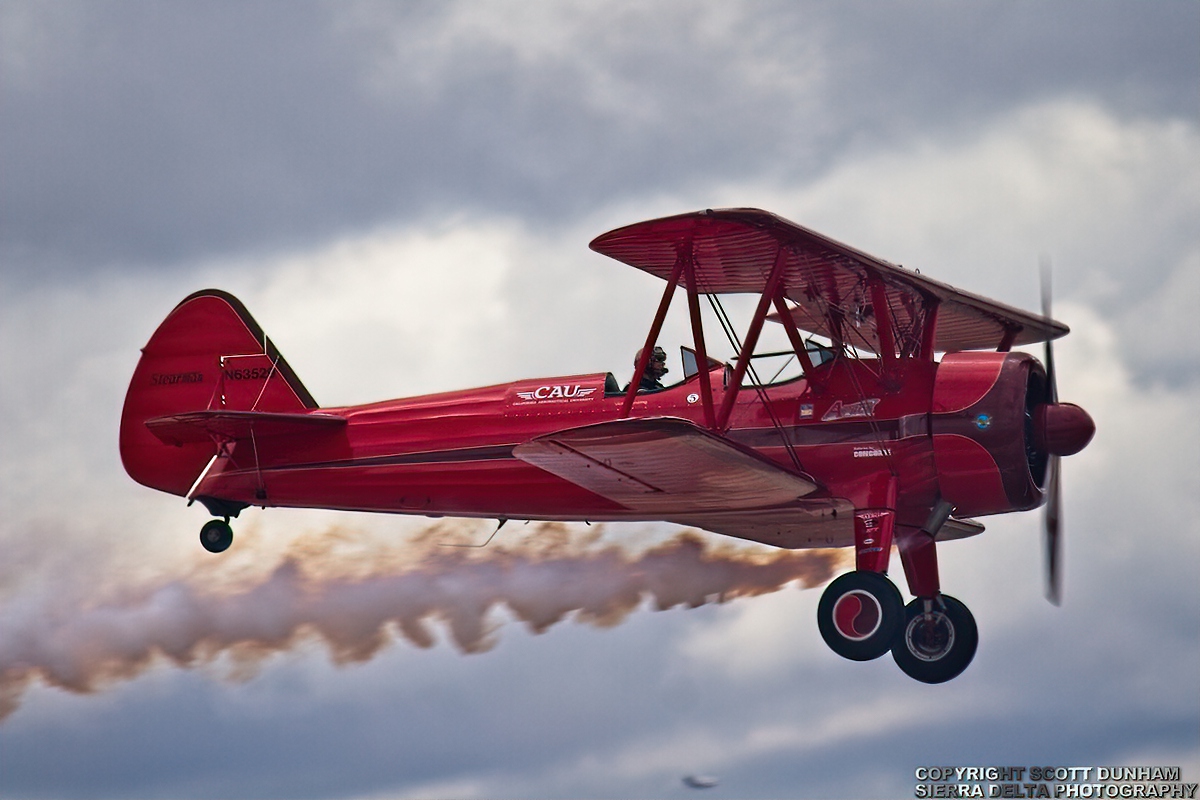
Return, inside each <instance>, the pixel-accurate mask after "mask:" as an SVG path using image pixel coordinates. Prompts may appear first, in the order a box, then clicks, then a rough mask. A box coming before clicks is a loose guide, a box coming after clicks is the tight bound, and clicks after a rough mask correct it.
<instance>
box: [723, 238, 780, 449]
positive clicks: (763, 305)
mask: <svg viewBox="0 0 1200 800" xmlns="http://www.w3.org/2000/svg"><path fill="white" fill-rule="evenodd" d="M786 263H787V248H786V247H784V246H783V245H782V244H780V245H779V249H778V250H776V251H775V265H774V266H773V267H771V277H769V278H767V285H766V287H765V288H764V289H763V292H762V294H761V295H759V298H758V307H757V308H756V309H755V310H754V317H753V318H752V319H751V320H750V329H749V330H747V331H746V340H745V341H744V342H743V343H742V350H741V352H740V353H738V358H737V363H736V364H735V365H734V367H733V377H732V378H730V379H729V386H728V388H727V389H726V391H725V398H724V399H723V400H722V401H721V412H720V413H719V414H718V415H717V429H718V430H725V428H727V427H728V426H729V416H730V414H732V413H733V402H734V401H735V400H737V396H738V392H739V391H740V390H741V388H742V379H743V378H744V377H745V376H746V367H748V366H750V358H751V357H752V356H753V355H754V347H755V346H756V345H757V344H758V334H759V333H761V332H762V326H763V323H764V322H765V321H766V319H767V309H769V308H770V307H771V298H772V297H774V296H775V292H776V290H777V289H778V288H779V282H780V280H781V279H782V278H783V267H784V265H785V264H786Z"/></svg>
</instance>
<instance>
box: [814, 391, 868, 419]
mask: <svg viewBox="0 0 1200 800" xmlns="http://www.w3.org/2000/svg"><path fill="white" fill-rule="evenodd" d="M877 405H879V398H878V397H871V398H868V399H866V400H862V401H860V402H857V403H843V402H842V401H841V400H835V401H834V403H833V405H831V406H830V407H829V410H828V411H826V412H825V413H824V414H823V415H822V416H821V422H829V421H831V420H836V419H854V418H855V417H873V416H875V406H877Z"/></svg>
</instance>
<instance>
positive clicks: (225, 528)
mask: <svg viewBox="0 0 1200 800" xmlns="http://www.w3.org/2000/svg"><path fill="white" fill-rule="evenodd" d="M200 544H202V545H204V549H205V550H207V551H208V552H210V553H224V552H225V551H226V550H228V549H229V545H231V544H233V528H231V527H229V523H228V522H225V521H224V520H220V519H210V520H209V521H208V522H206V523H204V527H203V528H201V529H200Z"/></svg>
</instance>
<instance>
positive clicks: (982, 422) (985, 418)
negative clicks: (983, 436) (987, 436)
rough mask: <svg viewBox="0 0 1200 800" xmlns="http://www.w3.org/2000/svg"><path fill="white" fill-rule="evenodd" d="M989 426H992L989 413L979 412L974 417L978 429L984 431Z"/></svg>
mask: <svg viewBox="0 0 1200 800" xmlns="http://www.w3.org/2000/svg"><path fill="white" fill-rule="evenodd" d="M991 426H992V415H991V414H980V415H979V416H978V417H976V418H975V427H976V428H979V430H981V431H986V430H987V429H988V428H990V427H991Z"/></svg>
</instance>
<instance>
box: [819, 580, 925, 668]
mask: <svg viewBox="0 0 1200 800" xmlns="http://www.w3.org/2000/svg"><path fill="white" fill-rule="evenodd" d="M903 619H904V600H902V599H901V597H900V591H899V590H898V589H897V588H896V585H895V584H893V583H892V582H891V581H890V580H888V579H887V576H886V575H882V574H880V573H878V572H847V573H846V574H845V575H842V576H840V577H838V578H837V579H836V580H835V581H834V582H833V583H831V584H829V586H827V587H826V589H825V593H824V594H822V595H821V602H820V603H819V604H818V605H817V628H818V629H819V630H820V631H821V638H823V639H824V640H825V644H827V645H829V649H831V650H833V652H835V653H837V654H838V655H839V656H841V657H842V658H848V659H850V660H851V661H870V660H871V659H873V658H879V657H880V656H881V655H883V654H884V653H886V652H887V651H888V650H889V649H890V648H891V646H892V643H893V642H894V641H895V640H896V635H897V633H899V630H900V625H901V623H902V622H903Z"/></svg>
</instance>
